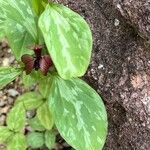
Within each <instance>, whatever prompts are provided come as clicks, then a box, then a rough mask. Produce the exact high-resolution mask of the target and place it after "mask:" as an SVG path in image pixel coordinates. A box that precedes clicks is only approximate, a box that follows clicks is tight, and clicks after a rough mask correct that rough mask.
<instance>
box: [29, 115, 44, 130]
mask: <svg viewBox="0 0 150 150" xmlns="http://www.w3.org/2000/svg"><path fill="white" fill-rule="evenodd" d="M28 123H29V125H30V127H31V128H32V129H33V130H35V131H44V130H45V128H44V127H43V126H42V125H41V122H40V121H39V119H38V117H37V116H36V117H34V118H33V119H30V120H28Z"/></svg>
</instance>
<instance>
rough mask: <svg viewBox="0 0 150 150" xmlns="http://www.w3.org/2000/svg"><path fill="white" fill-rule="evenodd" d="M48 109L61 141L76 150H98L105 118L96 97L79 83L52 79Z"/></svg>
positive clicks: (101, 141) (99, 101) (103, 135)
mask: <svg viewBox="0 0 150 150" xmlns="http://www.w3.org/2000/svg"><path fill="white" fill-rule="evenodd" d="M49 105H50V109H51V110H52V112H53V113H52V114H53V115H54V118H55V120H54V121H55V124H56V126H57V128H58V130H59V132H60V134H61V135H62V137H63V138H64V139H65V140H66V141H67V142H68V143H69V144H70V145H71V146H73V147H74V148H75V149H77V150H84V149H86V150H101V149H102V148H103V145H104V143H105V140H106V135H107V114H106V110H105V106H104V104H103V102H102V99H101V98H100V97H99V95H98V94H97V93H96V92H95V91H94V90H93V89H92V88H91V87H90V86H88V85H87V84H86V83H85V82H84V81H82V80H80V79H72V80H63V79H61V78H60V77H55V78H54V80H53V83H52V87H51V93H50V95H49Z"/></svg>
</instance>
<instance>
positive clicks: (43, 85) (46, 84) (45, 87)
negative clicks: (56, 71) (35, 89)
mask: <svg viewBox="0 0 150 150" xmlns="http://www.w3.org/2000/svg"><path fill="white" fill-rule="evenodd" d="M52 80H53V77H52V76H51V75H48V76H47V77H44V78H42V79H41V80H40V84H39V91H40V93H41V95H42V96H43V97H44V98H47V97H48V95H49V94H50V89H51V84H52Z"/></svg>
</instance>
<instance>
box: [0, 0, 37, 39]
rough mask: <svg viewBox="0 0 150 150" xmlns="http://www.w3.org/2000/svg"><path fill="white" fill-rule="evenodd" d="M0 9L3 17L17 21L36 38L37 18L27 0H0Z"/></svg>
mask: <svg viewBox="0 0 150 150" xmlns="http://www.w3.org/2000/svg"><path fill="white" fill-rule="evenodd" d="M0 9H1V11H2V12H3V13H1V14H2V17H3V18H4V19H6V20H12V21H14V22H16V23H17V24H18V23H19V24H20V25H21V26H23V27H24V28H25V30H26V31H28V33H29V34H30V35H31V36H32V37H33V39H34V40H37V26H36V19H37V18H36V15H35V14H34V12H33V11H32V8H31V2H30V1H29V0H26V1H24V0H1V1H0ZM14 27H15V26H14ZM15 28H16V27H15Z"/></svg>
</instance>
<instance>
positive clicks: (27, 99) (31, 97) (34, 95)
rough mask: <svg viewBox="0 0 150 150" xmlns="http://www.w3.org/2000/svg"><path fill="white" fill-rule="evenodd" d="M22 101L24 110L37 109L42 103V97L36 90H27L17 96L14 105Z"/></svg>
mask: <svg viewBox="0 0 150 150" xmlns="http://www.w3.org/2000/svg"><path fill="white" fill-rule="evenodd" d="M20 103H23V105H24V107H25V108H26V110H33V109H37V108H38V107H39V106H40V105H42V103H43V99H42V97H41V95H40V94H39V93H38V92H28V93H25V94H23V95H21V96H19V97H18V98H17V100H16V103H15V104H16V105H17V104H19V105H20Z"/></svg>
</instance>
